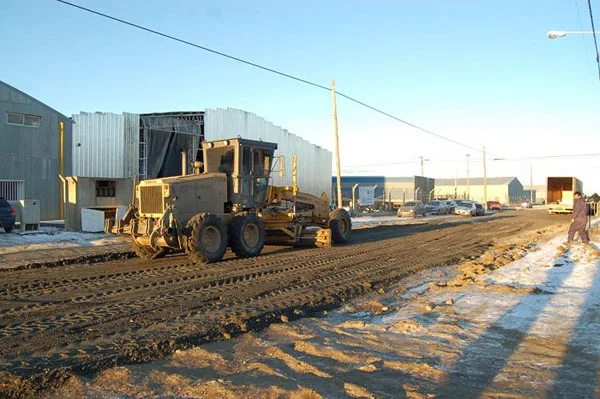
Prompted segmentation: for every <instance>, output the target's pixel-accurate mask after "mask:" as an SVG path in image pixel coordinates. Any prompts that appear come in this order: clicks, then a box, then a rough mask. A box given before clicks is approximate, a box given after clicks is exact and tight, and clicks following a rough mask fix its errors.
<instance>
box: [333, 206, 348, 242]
mask: <svg viewBox="0 0 600 399" xmlns="http://www.w3.org/2000/svg"><path fill="white" fill-rule="evenodd" d="M329 228H330V229H331V239H332V240H333V242H334V243H336V244H344V243H347V242H348V240H349V239H350V234H351V233H352V220H350V215H349V214H348V212H346V210H345V209H342V208H339V209H336V210H334V211H333V212H331V213H330V214H329Z"/></svg>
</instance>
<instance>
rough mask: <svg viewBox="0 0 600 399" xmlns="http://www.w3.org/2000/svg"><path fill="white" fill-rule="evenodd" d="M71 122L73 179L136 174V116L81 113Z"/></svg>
mask: <svg viewBox="0 0 600 399" xmlns="http://www.w3.org/2000/svg"><path fill="white" fill-rule="evenodd" d="M73 120H74V121H75V125H73V176H81V177H101V178H123V177H132V176H135V175H137V171H138V159H139V124H140V122H139V115H137V114H129V113H123V114H113V113H105V112H95V113H89V112H80V113H79V114H76V115H73Z"/></svg>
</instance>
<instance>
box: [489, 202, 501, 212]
mask: <svg viewBox="0 0 600 399" xmlns="http://www.w3.org/2000/svg"><path fill="white" fill-rule="evenodd" d="M487 208H488V209H492V210H497V211H499V210H501V209H502V204H501V203H499V202H498V201H488V202H487Z"/></svg>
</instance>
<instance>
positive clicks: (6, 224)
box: [0, 198, 16, 233]
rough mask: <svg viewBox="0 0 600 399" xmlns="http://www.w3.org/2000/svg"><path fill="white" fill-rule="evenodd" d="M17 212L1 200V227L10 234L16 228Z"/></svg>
mask: <svg viewBox="0 0 600 399" xmlns="http://www.w3.org/2000/svg"><path fill="white" fill-rule="evenodd" d="M15 221H16V218H15V210H14V208H13V207H12V206H11V205H10V204H9V203H8V201H7V200H5V199H4V198H0V226H2V227H3V228H4V231H6V232H7V233H10V232H11V231H12V229H14V228H15Z"/></svg>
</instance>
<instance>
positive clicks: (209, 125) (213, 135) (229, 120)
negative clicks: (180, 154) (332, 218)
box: [204, 108, 332, 195]
mask: <svg viewBox="0 0 600 399" xmlns="http://www.w3.org/2000/svg"><path fill="white" fill-rule="evenodd" d="M238 136H239V137H243V138H245V139H252V140H263V141H268V142H272V143H277V145H278V148H277V151H276V152H275V155H276V156H279V155H284V156H285V177H283V178H281V177H279V173H278V170H275V171H274V172H273V174H272V176H273V184H274V185H276V186H286V185H292V156H293V155H296V156H297V157H298V186H299V187H300V191H302V192H306V193H310V194H314V195H321V193H327V195H330V193H331V171H332V167H331V162H332V154H331V151H328V150H326V149H324V148H321V147H319V146H317V145H314V144H311V143H310V142H308V141H306V140H304V139H303V138H301V137H299V136H296V135H295V134H292V133H290V132H288V131H287V130H285V129H283V128H281V127H279V126H275V125H274V124H273V123H271V122H269V121H266V120H264V119H263V118H261V117H259V116H257V115H254V114H252V113H250V112H246V111H241V110H237V109H232V108H227V109H219V108H218V109H207V110H206V112H205V117H204V137H205V139H206V140H208V141H210V140H219V139H227V138H234V137H238Z"/></svg>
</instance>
